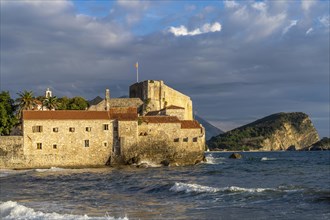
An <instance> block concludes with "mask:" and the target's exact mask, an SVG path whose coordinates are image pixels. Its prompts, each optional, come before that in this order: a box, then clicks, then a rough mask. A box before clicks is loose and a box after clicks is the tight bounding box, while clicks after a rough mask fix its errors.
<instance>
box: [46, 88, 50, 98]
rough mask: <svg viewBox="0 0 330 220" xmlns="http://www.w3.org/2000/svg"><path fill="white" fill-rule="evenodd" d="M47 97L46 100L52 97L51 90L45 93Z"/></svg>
mask: <svg viewBox="0 0 330 220" xmlns="http://www.w3.org/2000/svg"><path fill="white" fill-rule="evenodd" d="M45 97H46V98H49V97H52V91H50V90H49V88H47V90H46V92H45Z"/></svg>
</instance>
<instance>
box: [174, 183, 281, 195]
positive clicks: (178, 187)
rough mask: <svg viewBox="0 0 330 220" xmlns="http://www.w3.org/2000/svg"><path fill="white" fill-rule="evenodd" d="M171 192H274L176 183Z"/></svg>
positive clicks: (259, 189) (262, 189) (269, 189)
mask: <svg viewBox="0 0 330 220" xmlns="http://www.w3.org/2000/svg"><path fill="white" fill-rule="evenodd" d="M170 190H171V191H174V192H185V193H191V192H197V193H215V192H248V193H260V192H264V191H267V190H268V191H275V190H274V189H271V188H242V187H237V186H229V187H222V188H217V187H210V186H202V185H198V184H189V183H180V182H179V183H178V182H176V183H175V184H174V186H172V187H171V188H170Z"/></svg>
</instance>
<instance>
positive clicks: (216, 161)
mask: <svg viewBox="0 0 330 220" xmlns="http://www.w3.org/2000/svg"><path fill="white" fill-rule="evenodd" d="M205 159H206V162H205V163H206V164H222V163H224V162H222V161H221V160H223V159H224V158H222V157H220V158H214V157H213V155H212V154H209V155H207V156H205Z"/></svg>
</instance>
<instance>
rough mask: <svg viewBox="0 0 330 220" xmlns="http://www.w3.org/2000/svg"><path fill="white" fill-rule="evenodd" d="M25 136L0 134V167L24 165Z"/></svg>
mask: <svg viewBox="0 0 330 220" xmlns="http://www.w3.org/2000/svg"><path fill="white" fill-rule="evenodd" d="M24 160H25V157H24V155H23V136H0V168H14V167H16V166H22V165H24Z"/></svg>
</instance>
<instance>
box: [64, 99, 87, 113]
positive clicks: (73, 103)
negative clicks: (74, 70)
mask: <svg viewBox="0 0 330 220" xmlns="http://www.w3.org/2000/svg"><path fill="white" fill-rule="evenodd" d="M87 107H88V103H87V101H86V100H85V99H84V98H83V97H79V96H77V97H74V98H72V99H71V100H70V102H69V105H68V107H67V109H68V110H86V108H87Z"/></svg>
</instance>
